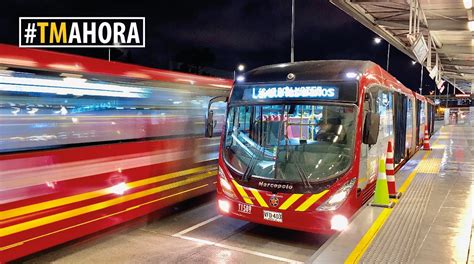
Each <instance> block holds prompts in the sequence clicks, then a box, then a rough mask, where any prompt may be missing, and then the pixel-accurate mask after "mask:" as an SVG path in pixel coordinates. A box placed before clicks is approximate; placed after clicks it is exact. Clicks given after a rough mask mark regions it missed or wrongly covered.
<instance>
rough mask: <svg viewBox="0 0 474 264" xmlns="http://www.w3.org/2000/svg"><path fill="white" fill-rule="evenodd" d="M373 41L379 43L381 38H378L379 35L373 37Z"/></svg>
mask: <svg viewBox="0 0 474 264" xmlns="http://www.w3.org/2000/svg"><path fill="white" fill-rule="evenodd" d="M374 42H375V44H380V42H382V39H381V38H379V37H376V38H374Z"/></svg>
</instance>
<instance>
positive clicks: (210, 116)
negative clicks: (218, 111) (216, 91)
mask: <svg viewBox="0 0 474 264" xmlns="http://www.w3.org/2000/svg"><path fill="white" fill-rule="evenodd" d="M227 100H228V98H227V97H225V96H216V97H214V98H212V99H211V100H209V104H208V105H207V117H206V131H204V136H205V137H208V138H211V137H212V136H213V135H214V128H215V127H216V125H217V121H215V120H214V111H212V110H211V106H212V104H213V103H215V102H227Z"/></svg>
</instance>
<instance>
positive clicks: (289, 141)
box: [208, 60, 434, 234]
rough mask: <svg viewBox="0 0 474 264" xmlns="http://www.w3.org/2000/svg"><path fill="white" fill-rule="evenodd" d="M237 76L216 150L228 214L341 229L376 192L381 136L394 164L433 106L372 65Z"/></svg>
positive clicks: (326, 64) (322, 65)
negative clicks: (390, 147) (392, 156)
mask: <svg viewBox="0 0 474 264" xmlns="http://www.w3.org/2000/svg"><path fill="white" fill-rule="evenodd" d="M239 80H241V81H240V82H236V83H235V84H234V86H233V90H232V92H231V96H230V99H229V100H228V108H227V119H226V124H225V128H224V130H223V133H222V138H221V147H220V152H219V175H218V181H219V184H218V187H217V194H218V195H217V199H218V200H217V203H218V207H219V209H220V212H221V214H223V215H226V216H230V217H234V218H238V219H243V220H246V221H251V222H255V223H260V224H266V225H272V226H277V227H283V228H289V229H296V230H302V231H309V232H314V233H327V234H330V233H333V232H335V231H336V230H341V229H343V228H344V227H345V226H346V225H347V223H348V221H349V220H350V219H351V217H352V216H353V215H354V213H355V212H356V211H357V210H358V209H359V208H361V206H362V205H363V204H365V203H366V202H367V200H368V199H369V198H370V197H371V196H372V195H373V192H374V188H375V182H376V176H377V175H376V174H377V173H376V172H377V166H378V163H377V161H378V159H379V158H380V157H381V156H382V155H384V154H385V153H386V150H387V144H388V141H389V140H391V141H392V142H393V143H394V148H395V150H394V161H395V163H396V166H397V168H400V166H401V165H402V164H403V163H404V162H405V161H406V160H407V159H409V158H410V157H411V156H412V155H413V154H414V153H415V152H416V151H417V149H418V148H419V147H420V145H421V143H422V140H423V133H424V127H425V125H427V126H428V127H429V133H430V134H431V133H432V131H433V124H434V107H433V102H432V101H430V100H429V99H426V98H425V97H423V96H421V95H419V94H416V93H414V92H413V91H411V90H410V89H408V88H406V87H405V86H403V84H401V83H400V82H399V81H397V80H396V79H395V78H394V77H392V76H391V75H390V74H389V73H387V72H386V71H384V70H383V69H382V68H381V67H379V66H378V65H376V64H374V63H372V62H369V61H347V60H337V61H336V60H335V61H308V62H297V63H286V64H278V65H270V66H264V67H260V68H257V69H254V70H252V71H250V72H248V73H246V74H245V75H244V76H243V78H242V77H241V78H239ZM208 122H209V123H210V124H212V120H208ZM209 130H210V131H212V126H209Z"/></svg>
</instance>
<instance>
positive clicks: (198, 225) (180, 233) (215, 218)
mask: <svg viewBox="0 0 474 264" xmlns="http://www.w3.org/2000/svg"><path fill="white" fill-rule="evenodd" d="M221 217H222V215H216V216H214V217H213V218H211V219H207V220H206V221H202V222H201V223H199V224H196V225H193V226H191V227H190V228H186V229H184V230H183V231H180V232H178V233H176V234H174V235H173V236H174V237H179V236H181V235H184V234H186V233H189V232H191V231H193V230H194V229H197V228H200V227H201V226H203V225H207V224H209V223H210V222H212V221H215V220H217V219H219V218H221Z"/></svg>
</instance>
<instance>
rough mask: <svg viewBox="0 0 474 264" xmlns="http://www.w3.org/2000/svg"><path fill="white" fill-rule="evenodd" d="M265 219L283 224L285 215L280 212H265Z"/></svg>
mask: <svg viewBox="0 0 474 264" xmlns="http://www.w3.org/2000/svg"><path fill="white" fill-rule="evenodd" d="M263 219H265V220H268V221H273V222H279V223H282V222H283V214H282V213H279V212H272V211H265V210H264V211H263Z"/></svg>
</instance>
